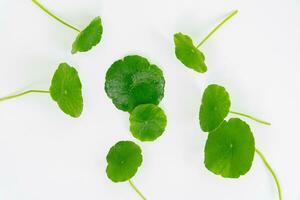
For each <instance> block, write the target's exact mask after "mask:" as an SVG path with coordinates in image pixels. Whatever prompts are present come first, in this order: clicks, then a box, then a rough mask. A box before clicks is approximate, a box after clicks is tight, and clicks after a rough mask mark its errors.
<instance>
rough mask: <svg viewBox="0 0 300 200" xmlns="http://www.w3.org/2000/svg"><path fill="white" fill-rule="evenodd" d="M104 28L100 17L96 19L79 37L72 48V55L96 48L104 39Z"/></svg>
mask: <svg viewBox="0 0 300 200" xmlns="http://www.w3.org/2000/svg"><path fill="white" fill-rule="evenodd" d="M102 32H103V27H102V22H101V18H100V17H96V18H95V19H94V20H93V21H92V22H91V23H90V24H89V25H88V26H87V27H86V28H85V29H84V30H82V31H81V32H80V33H79V35H78V36H77V38H76V40H75V41H74V43H73V46H72V54H75V53H77V52H86V51H89V50H90V49H91V48H92V47H93V46H96V45H97V44H98V43H99V42H100V40H101V37H102Z"/></svg>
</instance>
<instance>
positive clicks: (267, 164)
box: [255, 148, 282, 200]
mask: <svg viewBox="0 0 300 200" xmlns="http://www.w3.org/2000/svg"><path fill="white" fill-rule="evenodd" d="M255 152H256V153H257V154H258V155H259V157H260V158H261V160H262V161H263V163H264V164H265V166H266V167H267V168H268V170H269V171H270V173H271V174H272V176H273V178H274V180H275V183H276V186H277V190H278V198H279V200H282V192H281V187H280V183H279V180H278V178H277V176H276V174H275V172H274V170H273V169H272V168H271V166H270V164H269V163H268V161H267V159H266V157H265V156H264V155H263V154H262V153H261V152H260V151H259V150H258V149H257V148H255Z"/></svg>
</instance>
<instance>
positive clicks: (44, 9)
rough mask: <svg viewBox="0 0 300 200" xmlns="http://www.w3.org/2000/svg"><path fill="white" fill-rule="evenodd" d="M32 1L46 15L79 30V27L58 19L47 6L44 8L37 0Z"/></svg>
mask: <svg viewBox="0 0 300 200" xmlns="http://www.w3.org/2000/svg"><path fill="white" fill-rule="evenodd" d="M32 2H33V3H34V4H35V5H37V6H38V7H39V8H41V9H42V10H43V11H44V12H45V13H47V14H48V15H50V16H51V17H53V18H54V19H56V20H57V21H59V22H60V23H62V24H63V25H65V26H67V27H69V28H71V29H73V30H75V31H77V32H80V30H79V29H77V28H75V27H74V26H72V25H70V24H68V23H67V22H65V21H63V20H62V19H60V18H59V17H57V16H56V15H54V14H53V13H51V12H50V11H49V10H48V9H47V8H45V7H44V6H43V5H42V4H40V3H39V2H38V1H37V0H32Z"/></svg>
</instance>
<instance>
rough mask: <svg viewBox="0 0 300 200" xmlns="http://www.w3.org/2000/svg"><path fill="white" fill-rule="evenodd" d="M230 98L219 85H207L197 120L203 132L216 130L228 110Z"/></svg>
mask: <svg viewBox="0 0 300 200" xmlns="http://www.w3.org/2000/svg"><path fill="white" fill-rule="evenodd" d="M230 104H231V103H230V97H229V94H228V92H227V91H226V89H225V88H224V87H222V86H219V85H214V84H212V85H209V86H208V87H207V88H206V89H205V91H204V93H203V96H202V103H201V106H200V112H199V120H200V126H201V129H202V130H203V131H205V132H209V131H212V130H214V129H216V128H217V127H218V126H220V124H221V123H222V122H223V120H224V119H225V117H226V116H227V115H228V113H229V110H230Z"/></svg>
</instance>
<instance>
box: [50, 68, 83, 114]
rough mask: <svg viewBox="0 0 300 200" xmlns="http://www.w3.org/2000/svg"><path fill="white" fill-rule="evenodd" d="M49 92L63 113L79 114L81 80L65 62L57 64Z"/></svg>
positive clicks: (81, 107) (81, 101)
mask: <svg viewBox="0 0 300 200" xmlns="http://www.w3.org/2000/svg"><path fill="white" fill-rule="evenodd" d="M50 94H51V97H52V99H53V100H54V101H56V102H57V104H58V106H59V107H60V109H61V110H62V111H63V112H64V113H66V114H68V115H70V116H72V117H79V116H80V114H81V112H82V109H83V100H82V94H81V82H80V79H79V76H78V73H77V71H76V69H75V68H73V67H71V66H70V65H68V64H67V63H62V64H60V65H59V66H58V69H57V70H56V71H55V73H54V76H53V78H52V82H51V86H50Z"/></svg>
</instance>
